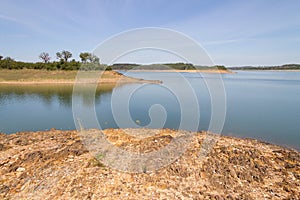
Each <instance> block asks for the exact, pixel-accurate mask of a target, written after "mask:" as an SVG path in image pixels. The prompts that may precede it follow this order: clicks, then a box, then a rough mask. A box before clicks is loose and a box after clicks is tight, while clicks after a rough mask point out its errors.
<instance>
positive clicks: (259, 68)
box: [228, 64, 300, 70]
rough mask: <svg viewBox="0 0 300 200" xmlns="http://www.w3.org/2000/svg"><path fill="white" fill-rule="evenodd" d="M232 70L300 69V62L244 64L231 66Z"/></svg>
mask: <svg viewBox="0 0 300 200" xmlns="http://www.w3.org/2000/svg"><path fill="white" fill-rule="evenodd" d="M228 69H231V70H300V64H285V65H280V66H259V67H253V66H244V67H229V68H228Z"/></svg>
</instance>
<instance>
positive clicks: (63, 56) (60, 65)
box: [0, 50, 109, 70]
mask: <svg viewBox="0 0 300 200" xmlns="http://www.w3.org/2000/svg"><path fill="white" fill-rule="evenodd" d="M72 56H73V55H72V53H71V52H70V51H66V50H63V51H61V52H57V53H56V59H57V60H53V61H52V62H51V59H52V58H51V57H50V54H49V53H47V52H42V53H41V54H39V56H38V57H39V59H40V60H41V62H35V63H34V62H22V61H16V60H14V59H13V58H11V57H3V56H1V55H0V69H45V70H79V69H83V70H103V69H105V68H106V65H103V64H100V59H99V58H98V57H97V56H96V55H94V54H92V53H89V52H82V53H80V55H79V57H80V59H81V62H80V61H76V60H75V59H72ZM108 70H109V68H108Z"/></svg>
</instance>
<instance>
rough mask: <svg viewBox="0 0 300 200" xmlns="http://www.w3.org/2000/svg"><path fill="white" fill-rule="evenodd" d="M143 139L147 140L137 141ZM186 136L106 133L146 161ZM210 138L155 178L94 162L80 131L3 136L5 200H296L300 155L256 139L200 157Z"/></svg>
mask: <svg viewBox="0 0 300 200" xmlns="http://www.w3.org/2000/svg"><path fill="white" fill-rule="evenodd" d="M93 131H94V132H93ZM125 131H126V132H125ZM153 131H159V132H153ZM88 133H90V134H91V136H92V135H93V133H97V132H95V130H88ZM127 133H130V135H128V134H127ZM141 133H142V134H143V133H144V134H146V135H147V134H148V135H147V136H148V137H146V138H139V137H134V136H135V135H136V134H138V135H139V134H141ZM153 133H156V134H154V135H153ZM186 133H187V132H185V131H175V130H170V129H161V130H153V129H106V130H104V134H105V136H106V137H105V138H107V140H108V141H109V142H110V143H111V144H113V145H115V146H117V147H119V148H122V149H124V150H125V151H130V152H136V153H146V154H147V153H149V152H152V151H157V150H159V149H160V148H162V147H164V146H166V145H168V144H169V143H170V141H171V140H172V139H175V138H180V137H182V136H184V135H185V134H186ZM208 135H210V134H208V133H206V132H199V133H195V134H193V136H192V140H191V143H190V144H189V146H188V148H187V150H186V151H185V152H184V153H183V154H182V155H181V156H180V157H179V158H178V159H176V161H175V162H172V163H171V164H170V165H167V166H165V167H163V168H159V169H157V170H156V171H153V172H147V171H145V172H144V173H128V172H122V171H119V170H116V169H112V168H110V167H109V166H106V165H104V164H103V162H102V160H101V159H102V157H97V155H98V154H96V155H95V157H94V156H93V154H92V152H89V151H88V150H87V148H86V147H85V146H84V145H83V143H82V139H81V138H80V137H79V134H78V132H77V131H60V130H55V129H52V130H50V131H40V132H19V133H16V134H9V135H5V134H0V158H1V159H0V181H1V185H0V189H1V190H0V197H1V198H3V199H31V198H33V197H35V198H36V197H39V198H40V199H44V198H46V197H49V196H51V198H54V199H55V198H62V199H74V198H77V199H86V198H88V197H92V199H102V198H104V199H124V198H131V199H137V198H138V197H141V196H142V197H143V199H149V198H152V199H153V198H154V199H159V198H166V199H172V197H174V195H175V194H176V197H178V198H181V199H182V198H186V197H189V198H191V199H194V198H200V199H205V198H208V199H222V198H225V199H227V198H230V199H263V198H273V197H274V195H276V196H277V197H278V198H279V199H293V198H294V199H296V198H297V197H299V195H300V190H299V187H300V186H299V180H300V173H299V172H300V165H299V163H300V153H299V152H297V151H294V150H291V149H287V148H283V147H280V146H277V145H272V144H268V143H264V142H260V141H257V140H253V139H239V138H234V137H231V136H225V137H224V136H216V139H217V140H216V143H215V144H214V145H213V146H212V149H211V150H210V151H209V152H207V153H208V154H204V155H203V154H201V149H203V150H205V149H206V148H207V147H203V146H202V145H204V139H205V138H206V137H207V136H208ZM132 164H133V165H135V163H132ZM121 166H122V165H121ZM83 186H84V187H83ZM49 188H51V190H49ZM187 188H188V189H187Z"/></svg>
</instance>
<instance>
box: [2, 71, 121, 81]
mask: <svg viewBox="0 0 300 200" xmlns="http://www.w3.org/2000/svg"><path fill="white" fill-rule="evenodd" d="M83 73H86V74H87V75H88V74H89V73H91V72H83ZM76 75H77V71H63V70H55V71H47V70H34V69H22V70H7V69H2V70H0V81H2V82H4V81H46V80H50V81H55V80H59V81H64V80H65V81H73V80H75V78H76ZM119 77H120V76H119V75H118V74H117V73H115V72H113V71H106V72H104V73H103V75H102V78H119Z"/></svg>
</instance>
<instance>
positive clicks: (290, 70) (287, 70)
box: [232, 69, 300, 72]
mask: <svg viewBox="0 0 300 200" xmlns="http://www.w3.org/2000/svg"><path fill="white" fill-rule="evenodd" d="M232 71H258V72H300V69H282V70H281V69H276V70H275V69H274V70H273V69H270V70H268V69H267V70H260V69H233V70H232Z"/></svg>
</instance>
